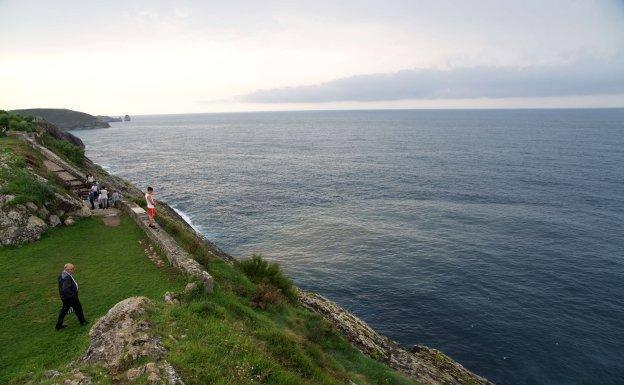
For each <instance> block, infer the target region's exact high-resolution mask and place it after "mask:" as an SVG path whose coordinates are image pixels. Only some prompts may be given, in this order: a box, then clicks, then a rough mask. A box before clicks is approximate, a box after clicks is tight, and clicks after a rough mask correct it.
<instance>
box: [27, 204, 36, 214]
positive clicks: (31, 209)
mask: <svg viewBox="0 0 624 385" xmlns="http://www.w3.org/2000/svg"><path fill="white" fill-rule="evenodd" d="M26 207H27V208H28V210H30V211H31V212H33V213H36V212H37V210H39V207H37V205H36V204H34V203H33V202H27V203H26Z"/></svg>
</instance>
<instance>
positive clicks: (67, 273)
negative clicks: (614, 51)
mask: <svg viewBox="0 0 624 385" xmlns="http://www.w3.org/2000/svg"><path fill="white" fill-rule="evenodd" d="M73 274H74V265H72V264H71V263H66V264H65V267H64V268H63V271H62V272H61V274H59V276H58V289H59V295H60V296H61V301H63V307H62V308H61V311H60V312H59V315H58V321H56V330H61V329H63V328H64V327H66V326H65V325H63V319H64V318H65V315H66V314H67V312H68V311H69V308H72V309H74V312H75V313H76V317H78V321H79V322H80V324H81V325H84V324H86V323H87V320H85V318H84V314H83V312H82V305H81V304H80V300H79V299H78V283H76V280H75V279H74V275H73Z"/></svg>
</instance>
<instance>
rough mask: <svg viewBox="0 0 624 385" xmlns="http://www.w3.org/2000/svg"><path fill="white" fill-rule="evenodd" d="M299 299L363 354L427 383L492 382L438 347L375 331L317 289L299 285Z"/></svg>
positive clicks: (428, 384)
mask: <svg viewBox="0 0 624 385" xmlns="http://www.w3.org/2000/svg"><path fill="white" fill-rule="evenodd" d="M298 295H299V303H300V304H301V305H303V306H304V307H305V308H307V309H309V310H312V311H314V312H315V313H319V314H321V315H322V316H323V317H324V318H325V319H327V320H328V321H329V322H331V323H332V324H333V325H334V326H335V327H336V328H337V329H338V330H339V331H340V332H341V333H342V334H343V335H344V336H345V337H346V338H347V339H348V340H349V341H351V343H353V344H354V345H355V346H356V347H357V348H358V349H359V350H360V351H362V352H363V353H364V354H366V355H368V356H370V357H372V358H374V359H377V360H379V361H383V362H385V363H387V364H388V366H390V367H391V368H393V369H395V370H397V371H399V372H402V373H404V374H405V375H407V376H409V377H411V378H413V379H415V380H417V381H419V382H420V383H421V384H426V385H451V384H458V385H463V384H466V385H468V384H470V385H477V384H482V385H492V383H491V382H490V381H488V380H486V379H485V378H482V377H479V376H477V375H476V374H474V373H472V372H471V371H469V370H468V369H465V368H464V367H463V366H461V365H460V364H458V363H457V362H455V361H453V360H452V359H451V358H449V357H448V356H446V355H445V354H444V353H442V352H440V351H439V350H436V349H432V348H428V347H425V346H421V345H418V346H417V347H415V348H414V349H413V350H412V352H408V351H407V350H405V349H403V348H402V347H401V346H400V345H399V344H398V343H396V342H394V341H392V340H391V339H389V338H387V337H385V336H383V335H381V334H379V333H377V332H376V331H375V330H373V329H372V328H371V327H370V326H368V325H367V324H366V323H365V322H364V321H362V320H361V319H359V318H358V317H356V316H355V315H353V314H351V313H349V312H348V311H346V310H344V309H343V308H341V307H340V306H338V305H337V304H336V303H334V302H332V301H330V300H328V299H327V298H324V297H322V296H320V295H318V294H316V293H309V292H306V291H303V290H300V289H298Z"/></svg>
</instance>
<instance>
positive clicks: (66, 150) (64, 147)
mask: <svg viewBox="0 0 624 385" xmlns="http://www.w3.org/2000/svg"><path fill="white" fill-rule="evenodd" d="M43 144H45V146H46V147H48V148H50V149H51V150H52V151H54V152H56V153H57V154H60V155H62V156H64V157H65V158H67V159H68V160H69V161H71V162H73V163H74V164H77V165H79V166H82V165H83V164H84V159H85V156H84V149H83V148H80V147H78V146H74V145H73V144H71V143H69V142H67V141H65V140H60V139H55V138H53V137H51V136H50V135H45V136H44V137H43Z"/></svg>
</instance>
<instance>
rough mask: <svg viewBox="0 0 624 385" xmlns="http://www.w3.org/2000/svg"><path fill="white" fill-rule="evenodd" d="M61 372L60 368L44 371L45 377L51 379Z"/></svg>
mask: <svg viewBox="0 0 624 385" xmlns="http://www.w3.org/2000/svg"><path fill="white" fill-rule="evenodd" d="M60 375H61V373H60V372H59V371H58V370H46V371H45V372H43V378H46V379H50V378H54V377H57V376H60Z"/></svg>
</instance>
